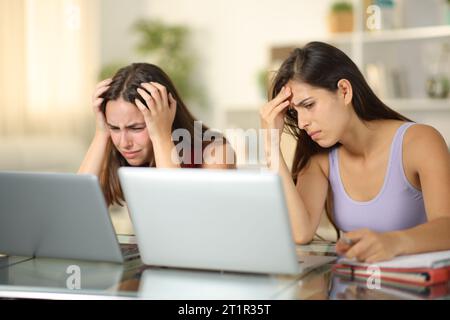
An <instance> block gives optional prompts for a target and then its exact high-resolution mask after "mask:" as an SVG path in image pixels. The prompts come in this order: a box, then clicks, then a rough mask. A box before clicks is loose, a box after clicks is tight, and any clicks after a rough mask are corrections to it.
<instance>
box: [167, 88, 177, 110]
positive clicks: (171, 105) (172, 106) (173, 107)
mask: <svg viewBox="0 0 450 320" xmlns="http://www.w3.org/2000/svg"><path fill="white" fill-rule="evenodd" d="M169 101H170V103H169V109H170V110H171V111H172V112H173V113H175V112H176V111H177V100H175V99H174V97H173V96H172V94H171V93H169Z"/></svg>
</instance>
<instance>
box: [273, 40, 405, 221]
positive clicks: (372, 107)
mask: <svg viewBox="0 0 450 320" xmlns="http://www.w3.org/2000/svg"><path fill="white" fill-rule="evenodd" d="M341 79H346V80H348V81H349V82H350V83H351V85H352V88H353V98H352V104H353V107H354V110H355V113H356V115H357V116H358V117H359V118H360V119H361V120H363V121H373V120H380V119H394V120H402V121H411V120H409V119H408V118H406V117H404V116H403V115H401V114H399V113H397V112H395V111H394V110H392V109H390V108H389V107H388V106H386V105H385V104H384V103H383V102H382V101H381V100H380V99H379V98H378V97H377V96H376V95H375V93H374V92H373V91H372V89H371V88H370V87H369V85H368V84H367V82H366V80H365V79H364V76H363V74H362V73H361V71H360V70H359V69H358V67H357V66H356V64H355V63H354V62H353V61H352V60H351V59H350V58H349V57H348V56H347V55H346V54H345V53H344V52H342V51H341V50H339V49H338V48H336V47H333V46H331V45H329V44H326V43H323V42H310V43H308V44H306V45H305V46H304V47H303V48H297V49H295V50H293V52H292V53H291V54H290V55H289V57H288V58H287V59H286V60H285V61H284V62H283V63H282V65H281V67H280V69H279V70H278V72H277V73H276V75H275V78H274V80H273V82H272V86H271V89H270V92H269V98H270V100H271V99H273V97H275V96H276V95H277V94H278V93H279V92H280V90H281V89H282V87H283V86H284V85H286V83H287V82H288V81H290V80H294V81H298V82H302V83H306V84H308V85H311V86H313V87H317V88H322V89H326V90H328V91H329V92H332V93H336V91H337V89H338V86H337V84H338V82H339V80H341ZM285 129H286V131H287V132H288V133H290V134H291V135H292V136H294V138H295V139H296V141H297V146H296V149H295V155H294V160H293V163H292V171H291V173H292V178H293V180H294V182H295V183H296V182H297V176H298V174H299V172H300V171H301V170H302V169H303V168H305V167H306V166H307V165H308V164H309V161H310V159H311V157H312V156H314V155H315V154H319V153H328V152H329V151H330V150H331V148H333V147H335V146H331V147H329V148H323V147H321V146H319V145H318V144H317V143H315V142H314V141H313V140H312V139H311V138H310V137H309V136H308V134H307V133H306V132H305V131H304V130H301V129H300V128H299V127H298V117H297V113H296V112H295V111H294V112H293V111H288V112H287V113H286V116H285ZM329 211H331V210H327V214H328V215H329V218H330V221H331V222H333V220H332V219H331V216H330V214H331V213H330V212H329ZM335 227H336V226H335Z"/></svg>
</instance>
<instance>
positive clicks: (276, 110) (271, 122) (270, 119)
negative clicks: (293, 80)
mask: <svg viewBox="0 0 450 320" xmlns="http://www.w3.org/2000/svg"><path fill="white" fill-rule="evenodd" d="M291 95H292V92H291V89H290V88H288V87H283V88H282V89H281V91H280V92H279V93H278V95H277V96H276V97H275V98H274V99H272V100H271V101H269V102H268V103H266V104H265V105H264V106H263V107H262V108H261V111H260V117H261V127H262V128H263V129H264V140H265V153H266V158H267V161H268V164H269V166H271V165H272V163H273V162H272V160H273V156H277V155H278V153H279V152H280V139H281V134H282V133H283V128H284V116H285V114H286V111H287V108H288V106H289V105H290V100H289V97H290V96H291ZM272 130H277V132H276V135H274V134H273V133H272ZM274 139H277V140H276V141H274ZM273 147H274V148H273ZM272 148H273V149H275V148H276V149H277V150H272ZM274 162H277V161H274ZM275 165H276V163H275Z"/></svg>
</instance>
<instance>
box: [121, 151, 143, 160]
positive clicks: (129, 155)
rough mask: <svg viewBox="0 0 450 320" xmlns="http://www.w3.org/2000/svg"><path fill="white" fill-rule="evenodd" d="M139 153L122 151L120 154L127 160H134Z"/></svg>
mask: <svg viewBox="0 0 450 320" xmlns="http://www.w3.org/2000/svg"><path fill="white" fill-rule="evenodd" d="M138 153H139V151H123V152H122V154H123V156H124V157H125V158H127V159H132V158H135V157H136V156H137V155H138Z"/></svg>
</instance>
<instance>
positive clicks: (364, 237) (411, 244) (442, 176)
mask: <svg viewBox="0 0 450 320" xmlns="http://www.w3.org/2000/svg"><path fill="white" fill-rule="evenodd" d="M404 164H406V165H407V166H408V167H410V168H412V169H413V171H415V172H417V174H418V177H419V179H420V186H421V189H422V194H423V198H424V203H425V210H426V213H427V220H428V222H426V223H424V224H421V225H418V226H416V227H413V228H410V229H406V230H399V231H393V232H385V233H376V232H373V231H371V230H368V229H362V230H356V231H352V232H348V233H347V234H346V235H345V236H346V237H347V238H350V239H352V240H356V241H357V243H356V244H355V245H353V246H352V247H351V248H347V247H346V245H344V244H342V243H338V245H337V246H336V250H337V251H338V252H340V253H346V256H347V257H348V258H357V259H358V260H361V261H366V262H368V263H372V262H376V261H382V260H389V259H391V258H393V257H395V256H397V255H405V254H416V253H422V252H429V251H439V250H449V249H450V197H449V195H450V155H449V152H448V150H447V146H446V144H445V141H444V139H443V138H442V136H441V135H440V134H439V132H437V131H436V130H435V129H433V128H431V127H429V126H424V125H415V126H413V127H411V128H410V129H409V130H408V131H407V132H406V134H405V141H404Z"/></svg>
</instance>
